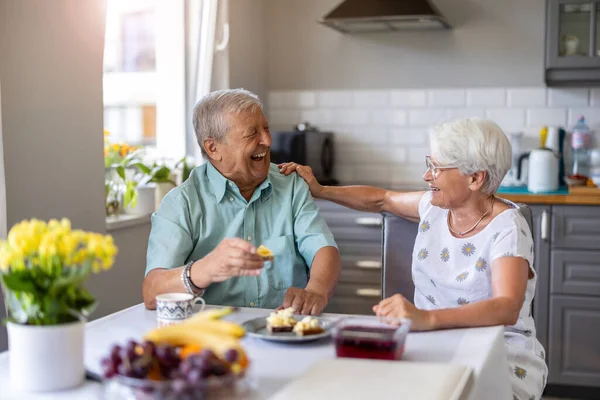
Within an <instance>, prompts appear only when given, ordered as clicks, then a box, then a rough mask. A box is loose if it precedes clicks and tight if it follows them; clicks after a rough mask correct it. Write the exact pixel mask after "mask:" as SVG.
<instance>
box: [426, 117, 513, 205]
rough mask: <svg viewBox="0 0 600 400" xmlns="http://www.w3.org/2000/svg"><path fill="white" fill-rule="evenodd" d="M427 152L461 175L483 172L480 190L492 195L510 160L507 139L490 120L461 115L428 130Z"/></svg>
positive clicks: (506, 170)
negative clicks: (429, 147) (457, 170)
mask: <svg viewBox="0 0 600 400" xmlns="http://www.w3.org/2000/svg"><path fill="white" fill-rule="evenodd" d="M429 135H430V143H431V155H432V157H433V158H434V160H435V162H436V163H437V164H439V165H441V166H453V167H458V169H459V171H460V172H461V173H462V174H464V175H470V174H474V173H475V172H479V171H485V172H486V176H485V181H484V183H483V186H482V188H481V191H482V192H484V193H486V194H493V193H495V192H496V191H497V190H498V187H499V186H500V183H501V182H502V179H504V176H505V175H506V173H507V172H508V170H509V169H510V167H511V163H512V148H511V146H510V142H509V141H508V138H507V137H506V135H505V134H504V132H503V131H502V129H500V127H499V126H498V125H497V124H496V123H495V122H493V121H490V120H488V119H482V118H461V119H457V120H454V121H450V122H446V123H443V124H441V125H438V126H435V127H434V128H432V129H431V131H430V134H429Z"/></svg>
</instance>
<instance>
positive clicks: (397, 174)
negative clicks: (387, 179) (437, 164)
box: [392, 162, 427, 186]
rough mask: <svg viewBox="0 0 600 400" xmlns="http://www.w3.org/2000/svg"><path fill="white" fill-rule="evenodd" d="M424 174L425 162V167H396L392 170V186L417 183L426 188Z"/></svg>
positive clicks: (413, 165)
mask: <svg viewBox="0 0 600 400" xmlns="http://www.w3.org/2000/svg"><path fill="white" fill-rule="evenodd" d="M424 174H425V162H423V165H416V164H405V165H401V166H396V167H394V168H393V169H392V184H393V185H403V184H415V183H416V184H419V185H423V186H426V185H427V184H426V183H425V181H423V175H424Z"/></svg>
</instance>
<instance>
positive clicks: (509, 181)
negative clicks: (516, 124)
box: [502, 132, 523, 186]
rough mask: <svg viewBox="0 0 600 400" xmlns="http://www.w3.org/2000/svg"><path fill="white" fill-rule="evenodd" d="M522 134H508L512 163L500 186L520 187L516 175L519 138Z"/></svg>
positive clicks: (519, 181)
mask: <svg viewBox="0 0 600 400" xmlns="http://www.w3.org/2000/svg"><path fill="white" fill-rule="evenodd" d="M522 137H523V132H513V133H511V134H510V147H511V148H512V162H511V166H510V170H509V171H508V173H507V174H506V176H505V177H504V179H503V180H502V186H521V185H522V183H521V180H520V179H519V178H518V176H517V174H518V172H519V157H520V155H521V154H520V153H521V138H522Z"/></svg>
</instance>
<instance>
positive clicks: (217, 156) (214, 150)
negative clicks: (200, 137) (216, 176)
mask: <svg viewBox="0 0 600 400" xmlns="http://www.w3.org/2000/svg"><path fill="white" fill-rule="evenodd" d="M202 145H203V146H204V151H206V154H207V155H208V157H209V158H210V159H211V160H215V161H221V159H222V158H223V156H222V155H221V152H220V151H219V146H217V141H216V140H215V139H214V138H208V139H204V141H203V142H202Z"/></svg>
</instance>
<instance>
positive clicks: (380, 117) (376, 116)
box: [370, 110, 394, 125]
mask: <svg viewBox="0 0 600 400" xmlns="http://www.w3.org/2000/svg"><path fill="white" fill-rule="evenodd" d="M370 121H371V123H372V124H375V125H392V124H393V123H394V112H393V111H392V110H373V111H371V119H370Z"/></svg>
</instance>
